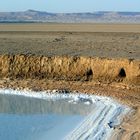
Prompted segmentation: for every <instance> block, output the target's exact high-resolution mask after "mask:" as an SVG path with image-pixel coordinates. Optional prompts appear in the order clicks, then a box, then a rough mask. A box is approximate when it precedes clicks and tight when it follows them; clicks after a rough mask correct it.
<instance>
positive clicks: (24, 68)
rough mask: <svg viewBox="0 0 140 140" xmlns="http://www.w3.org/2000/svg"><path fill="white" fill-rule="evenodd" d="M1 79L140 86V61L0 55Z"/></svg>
mask: <svg viewBox="0 0 140 140" xmlns="http://www.w3.org/2000/svg"><path fill="white" fill-rule="evenodd" d="M0 78H21V79H26V78H31V79H32V78H33V79H36V78H37V79H54V80H66V81H94V82H96V81H97V82H104V83H110V82H123V83H126V84H128V85H129V84H134V85H140V61H139V60H132V59H131V60H130V59H107V58H94V57H76V56H73V57H68V56H56V57H46V56H34V55H0Z"/></svg>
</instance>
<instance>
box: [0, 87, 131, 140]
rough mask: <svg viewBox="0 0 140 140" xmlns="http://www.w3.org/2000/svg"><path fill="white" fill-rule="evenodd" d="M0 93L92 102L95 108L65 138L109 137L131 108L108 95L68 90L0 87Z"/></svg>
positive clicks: (73, 101) (87, 103) (70, 101)
mask: <svg viewBox="0 0 140 140" xmlns="http://www.w3.org/2000/svg"><path fill="white" fill-rule="evenodd" d="M0 94H8V95H19V96H26V97H31V98H38V99H45V100H54V101H55V100H62V99H63V100H67V101H68V102H69V103H74V104H76V103H78V102H83V103H84V104H86V105H90V104H94V105H95V106H96V107H95V109H94V110H93V111H92V112H91V113H90V114H89V115H88V116H87V117H86V119H85V120H84V121H83V122H82V123H81V124H79V125H78V126H77V127H76V128H75V129H74V130H73V131H72V132H70V133H69V134H68V135H67V136H64V137H65V139H69V138H71V139H73V140H75V139H85V138H87V137H88V138H89V139H91V138H92V139H98V138H102V139H109V138H110V137H111V135H112V134H113V132H114V130H115V128H116V127H117V126H118V125H120V123H121V122H122V119H123V117H124V116H125V115H126V114H127V113H129V112H131V111H132V110H131V108H129V107H128V106H125V105H122V104H120V103H118V102H117V101H116V100H114V99H112V98H110V97H103V96H97V95H89V94H83V93H80V92H75V93H74V92H68V91H65V90H63V91H60V90H46V91H32V90H26V89H24V90H13V89H0Z"/></svg>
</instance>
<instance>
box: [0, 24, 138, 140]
mask: <svg viewBox="0 0 140 140" xmlns="http://www.w3.org/2000/svg"><path fill="white" fill-rule="evenodd" d="M63 58H64V59H63ZM58 59H59V61H58ZM0 60H1V62H0V78H1V80H0V87H1V88H4V87H7V88H13V89H15V88H18V89H24V88H29V89H33V90H47V89H52V90H53V89H60V90H61V89H65V90H71V91H80V92H83V93H86V94H97V95H103V96H109V97H112V98H115V99H116V100H118V101H119V102H121V103H123V104H126V105H128V106H130V107H132V108H133V109H134V110H135V111H133V112H132V113H131V114H129V115H128V116H126V117H125V118H124V121H123V122H122V124H121V125H120V126H117V127H116V128H115V134H114V136H112V139H119V140H120V139H122V140H125V139H126V140H128V139H130V140H134V139H140V25H139V24H55V23H49V24H45V23H43V24H37V23H35V24H33V23H31V24H17V23H16V24H0ZM65 61H66V62H65ZM24 62H26V63H24ZM28 62H29V63H28ZM57 62H60V65H57ZM33 63H35V64H34V65H33ZM45 63H49V64H50V69H51V70H50V69H49V68H48V70H47V69H46V68H44V71H42V68H41V67H44V65H45ZM65 63H66V68H65ZM73 63H74V64H73ZM106 63H107V64H106ZM94 64H96V65H98V66H95V65H94ZM14 65H15V66H14ZM36 65H38V66H39V68H38V67H37V66H36ZM89 66H90V67H89ZM100 66H101V68H100ZM119 66H120V68H121V70H120V71H119V72H118V75H117V74H116V75H115V73H117V71H118V70H119V69H120V68H119ZM7 67H8V68H7ZM15 67H16V68H15ZM25 67H26V69H25ZM27 67H29V69H28V70H27ZM32 67H34V68H32ZM48 67H49V65H48ZM94 68H95V72H94ZM21 69H24V70H25V71H22V72H21ZM63 69H64V70H63ZM80 69H84V70H86V69H87V71H86V74H85V73H84V72H83V71H82V70H81V71H79V70H80ZM37 70H38V71H37ZM97 70H99V72H100V73H101V74H99V73H97V72H96V71H97ZM48 71H49V75H47V74H46V73H47V72H48ZM102 71H104V72H102ZM28 73H29V74H28ZM59 73H60V74H59ZM67 73H68V74H67ZM79 73H80V74H79ZM106 73H107V74H106ZM21 74H22V75H21ZM40 74H44V75H45V74H46V75H45V77H39V75H40ZM51 74H52V75H51ZM72 74H73V75H75V77H72V76H71V75H72ZM109 74H110V75H109ZM94 75H95V80H94ZM111 76H113V78H112V77H111ZM60 77H63V78H60ZM67 77H68V78H67ZM77 77H78V78H77Z"/></svg>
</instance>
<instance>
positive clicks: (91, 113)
mask: <svg viewBox="0 0 140 140" xmlns="http://www.w3.org/2000/svg"><path fill="white" fill-rule="evenodd" d="M0 93H1V94H0V140H62V139H67V140H79V139H81V140H84V139H93V140H94V139H95V140H96V139H109V137H110V136H111V134H112V132H113V129H114V127H116V126H117V125H119V124H120V122H121V118H122V116H123V115H125V114H126V113H128V112H129V111H130V109H129V108H127V107H126V106H123V105H120V104H118V103H117V102H115V101H114V100H112V99H110V98H107V97H100V96H89V95H84V94H73V93H67V94H65V93H62V94H61V93H54V92H53V93H51V92H50V91H49V93H44V92H40V93H37V92H32V91H14V90H11V89H6V90H5V89H0ZM19 95H20V96H19ZM21 95H23V96H21ZM27 96H28V97H27Z"/></svg>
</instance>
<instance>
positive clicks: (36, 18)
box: [0, 10, 140, 23]
mask: <svg viewBox="0 0 140 140" xmlns="http://www.w3.org/2000/svg"><path fill="white" fill-rule="evenodd" d="M0 22H58V23H140V12H111V11H109V12H104V11H101V12H93V13H48V12H42V11H35V10H27V11H24V12H0Z"/></svg>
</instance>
